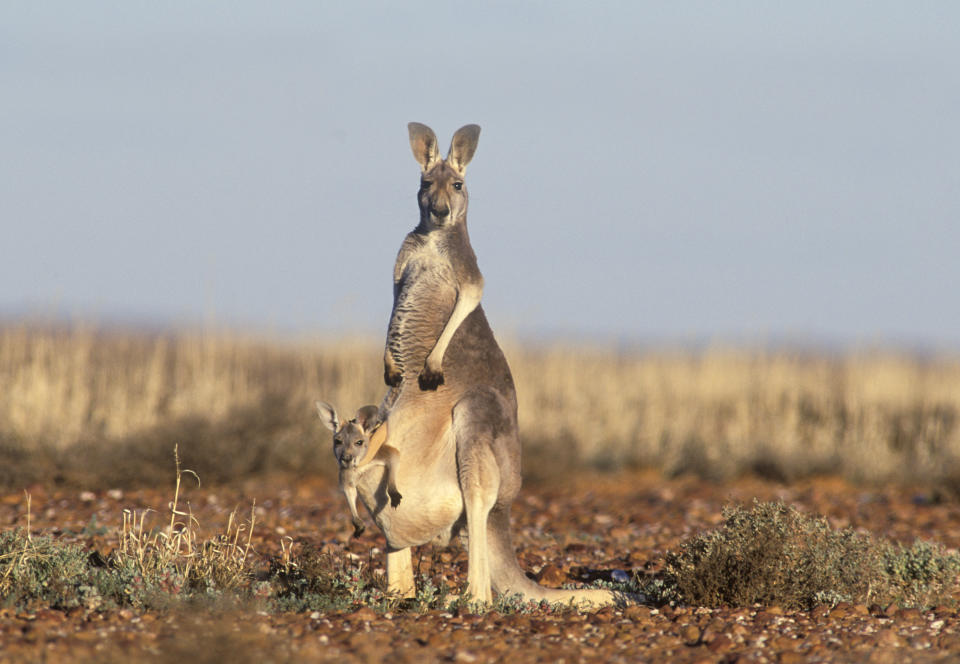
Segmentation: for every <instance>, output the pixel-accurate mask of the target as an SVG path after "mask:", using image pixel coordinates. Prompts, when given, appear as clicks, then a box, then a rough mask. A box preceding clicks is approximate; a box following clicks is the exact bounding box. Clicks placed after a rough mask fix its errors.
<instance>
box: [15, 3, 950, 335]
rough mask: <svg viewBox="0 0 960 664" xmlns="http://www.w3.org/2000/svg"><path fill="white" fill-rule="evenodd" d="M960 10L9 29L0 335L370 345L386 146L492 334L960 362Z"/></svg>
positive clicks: (536, 9)
mask: <svg viewBox="0 0 960 664" xmlns="http://www.w3.org/2000/svg"><path fill="white" fill-rule="evenodd" d="M958 63H960V3H956V2H950V1H944V2H923V1H918V2H911V3H905V2H883V1H869V2H803V3H770V2H724V3H717V2H684V3H674V2H662V3H660V2H658V3H650V2H590V3H587V2H570V1H568V0H555V1H551V2H490V3H486V2H471V3H467V2H420V1H413V0H410V1H407V2H403V3H386V2H383V3H370V2H350V3H347V2H252V1H250V0H231V1H230V2H205V3H194V2H176V1H173V2H163V3H157V2H137V1H124V2H110V3H107V2H84V3H76V2H43V3H38V2H33V1H27V2H19V1H10V2H5V3H3V4H2V6H0V84H2V89H3V90H4V93H3V98H2V100H0V153H2V159H0V230H2V235H0V237H2V240H0V318H2V319H6V320H16V319H18V318H20V317H25V316H31V317H35V316H41V317H43V316H48V317H62V318H66V319H69V320H75V321H76V320H79V321H87V322H91V321H93V322H96V321H123V322H139V323H146V324H152V325H164V326H177V325H192V324H196V323H198V322H203V321H207V322H210V321H213V322H215V323H216V324H218V325H221V326H229V327H236V328H239V329H245V328H246V329H256V330H274V331H279V332H284V333H287V332H291V333H297V334H307V335H309V334H344V333H370V334H382V333H383V332H384V331H385V330H386V325H387V321H388V318H389V315H390V308H391V302H392V300H391V298H392V285H391V278H392V270H393V262H394V259H395V257H396V252H397V250H398V248H399V246H400V243H401V242H402V240H403V237H404V235H405V234H406V233H407V232H409V231H410V230H412V229H413V227H414V226H415V225H416V224H417V221H418V211H417V207H416V199H415V194H416V190H417V186H418V181H419V167H418V166H417V164H416V162H415V161H414V160H413V157H412V154H411V152H410V147H409V143H408V139H407V129H406V124H407V122H409V121H418V122H422V123H425V124H428V125H430V126H431V127H433V129H434V130H435V131H436V133H437V135H438V138H439V140H440V143H441V146H442V147H443V148H444V151H445V149H446V147H447V146H448V145H449V140H450V137H451V136H452V134H453V132H454V131H455V130H456V129H457V128H458V127H460V126H462V125H464V124H467V123H477V124H479V125H481V127H482V133H481V136H480V142H479V147H478V150H477V153H476V155H475V157H474V159H473V162H472V163H471V164H470V167H469V168H468V171H467V177H466V182H467V187H468V189H469V191H470V213H469V217H468V226H469V230H470V237H471V241H472V244H473V247H474V249H475V251H476V253H477V256H478V260H479V264H480V268H481V270H482V272H483V274H484V278H485V290H484V294H483V306H484V309H485V310H486V312H487V315H488V318H489V319H490V321H491V324H492V325H493V327H494V330H495V331H496V332H497V333H498V336H514V337H521V338H532V339H548V338H558V337H559V338H577V339H596V340H610V339H614V340H618V341H625V342H631V343H672V344H684V343H699V342H703V341H712V340H718V341H726V342H734V343H757V342H760V343H770V342H780V341H788V342H795V343H796V342H798V343H812V344H829V345H835V344H841V345H858V344H899V345H906V346H910V347H922V348H936V349H944V348H946V349H953V350H956V349H960V297H958V290H960V288H958V287H960V260H958V256H960V228H958V227H960V224H958V221H960V66H958Z"/></svg>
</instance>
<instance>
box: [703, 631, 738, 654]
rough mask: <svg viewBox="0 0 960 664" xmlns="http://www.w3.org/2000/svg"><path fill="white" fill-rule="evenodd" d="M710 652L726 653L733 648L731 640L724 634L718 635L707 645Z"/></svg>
mask: <svg viewBox="0 0 960 664" xmlns="http://www.w3.org/2000/svg"><path fill="white" fill-rule="evenodd" d="M707 648H709V649H710V652H727V651H728V650H730V649H731V648H733V640H732V639H731V638H730V637H729V636H727V635H726V634H720V635H719V636H717V637H716V638H715V639H714V640H713V641H711V642H710V643H708V644H707Z"/></svg>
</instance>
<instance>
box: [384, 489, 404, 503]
mask: <svg viewBox="0 0 960 664" xmlns="http://www.w3.org/2000/svg"><path fill="white" fill-rule="evenodd" d="M387 493H388V494H389V495H390V505H392V506H393V507H396V506H397V505H399V504H400V501H401V500H403V495H402V494H401V493H400V492H399V491H397V490H396V489H393V490H392V491H391V490H388V491H387Z"/></svg>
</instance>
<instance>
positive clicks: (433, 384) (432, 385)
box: [417, 367, 443, 391]
mask: <svg viewBox="0 0 960 664" xmlns="http://www.w3.org/2000/svg"><path fill="white" fill-rule="evenodd" d="M417 382H418V383H419V384H420V389H421V390H424V391H427V390H431V391H432V390H435V389H437V388H438V387H440V386H441V385H443V371H432V370H431V369H429V368H427V367H424V368H423V371H421V372H420V375H419V376H417Z"/></svg>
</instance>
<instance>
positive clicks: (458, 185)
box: [453, 182, 463, 191]
mask: <svg viewBox="0 0 960 664" xmlns="http://www.w3.org/2000/svg"><path fill="white" fill-rule="evenodd" d="M453 188H454V189H456V190H457V191H460V190H461V189H463V183H462V182H454V183H453Z"/></svg>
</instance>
